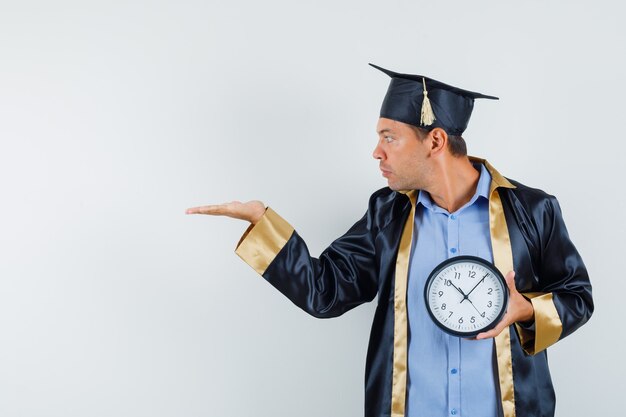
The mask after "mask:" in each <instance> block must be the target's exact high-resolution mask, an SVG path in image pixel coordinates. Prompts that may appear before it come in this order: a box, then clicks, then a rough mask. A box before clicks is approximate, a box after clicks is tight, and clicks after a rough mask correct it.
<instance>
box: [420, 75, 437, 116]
mask: <svg viewBox="0 0 626 417" xmlns="http://www.w3.org/2000/svg"><path fill="white" fill-rule="evenodd" d="M422 84H423V85H424V101H423V102H422V114H421V116H420V125H422V126H430V125H432V124H433V123H434V121H435V113H433V108H432V106H431V105H430V100H429V99H428V91H426V80H424V78H423V77H422Z"/></svg>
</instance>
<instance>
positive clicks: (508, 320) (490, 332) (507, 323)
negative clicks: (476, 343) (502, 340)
mask: <svg viewBox="0 0 626 417" xmlns="http://www.w3.org/2000/svg"><path fill="white" fill-rule="evenodd" d="M510 325H511V315H510V314H509V312H508V311H507V312H506V314H504V317H502V320H500V322H499V323H498V324H497V325H496V327H494V328H493V329H491V330H488V331H486V332H482V333H478V335H476V340H481V339H488V338H490V337H496V336H497V335H499V334H500V333H502V330H504V329H505V328H506V327H509V326H510Z"/></svg>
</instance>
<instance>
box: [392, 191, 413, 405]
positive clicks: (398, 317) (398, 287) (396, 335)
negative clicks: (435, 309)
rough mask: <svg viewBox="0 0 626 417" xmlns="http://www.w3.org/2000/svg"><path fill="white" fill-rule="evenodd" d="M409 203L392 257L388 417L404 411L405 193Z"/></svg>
mask: <svg viewBox="0 0 626 417" xmlns="http://www.w3.org/2000/svg"><path fill="white" fill-rule="evenodd" d="M405 194H406V195H407V196H408V197H409V199H410V200H411V212H410V214H409V217H408V219H406V223H405V224H404V229H403V230H402V237H401V238H400V247H399V249H398V256H397V257H396V272H395V280H394V281H395V285H394V297H393V318H394V320H393V377H392V386H391V415H392V417H404V413H405V407H406V380H407V376H406V372H407V358H408V348H407V345H408V340H409V339H408V318H407V311H406V291H407V281H408V276H409V259H410V257H411V244H412V243H413V224H414V221H415V203H416V202H417V192H416V191H415V190H412V191H409V192H407V193H405Z"/></svg>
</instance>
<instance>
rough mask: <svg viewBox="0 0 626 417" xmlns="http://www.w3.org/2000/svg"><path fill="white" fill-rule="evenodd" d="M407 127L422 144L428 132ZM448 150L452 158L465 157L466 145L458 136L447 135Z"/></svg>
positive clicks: (418, 128) (419, 128)
mask: <svg viewBox="0 0 626 417" xmlns="http://www.w3.org/2000/svg"><path fill="white" fill-rule="evenodd" d="M409 126H411V128H412V129H413V131H414V132H415V134H416V135H417V137H418V139H419V140H420V142H423V141H424V140H425V139H426V136H427V135H428V132H429V131H428V130H426V129H424V128H421V127H417V126H413V125H409ZM446 133H447V132H446ZM448 150H449V151H450V154H451V155H452V156H457V157H459V156H467V145H466V144H465V139H463V137H462V136H458V135H448Z"/></svg>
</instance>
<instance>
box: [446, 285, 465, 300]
mask: <svg viewBox="0 0 626 417" xmlns="http://www.w3.org/2000/svg"><path fill="white" fill-rule="evenodd" d="M448 282H449V283H450V285H452V286H453V287H454V289H456V290H457V291H458V292H460V293H461V295H462V296H463V300H465V299H466V298H467V295H465V293H464V292H463V290H462V289H460V288H459V287H457V286H456V285H454V283H453V282H452V281H451V280H448ZM463 300H461V302H463Z"/></svg>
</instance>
